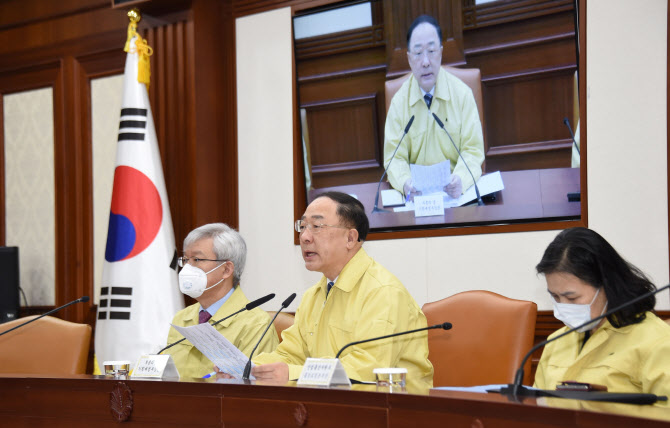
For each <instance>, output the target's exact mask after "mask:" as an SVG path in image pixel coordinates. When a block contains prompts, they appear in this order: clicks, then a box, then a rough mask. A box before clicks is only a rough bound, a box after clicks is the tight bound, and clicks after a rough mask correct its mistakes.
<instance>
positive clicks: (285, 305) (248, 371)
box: [242, 293, 296, 380]
mask: <svg viewBox="0 0 670 428" xmlns="http://www.w3.org/2000/svg"><path fill="white" fill-rule="evenodd" d="M295 296H296V294H295V293H293V294H291V295H290V296H288V298H287V299H286V300H284V302H283V303H282V304H281V308H280V309H279V310H278V311H277V313H275V316H274V317H272V321H270V324H268V326H267V327H265V330H264V331H263V334H261V338H260V339H258V343H256V346H254V349H253V350H252V351H251V354H249V361H247V365H246V366H244V373H243V374H242V379H244V380H249V375H250V374H251V357H253V356H254V352H256V348H258V345H260V344H261V340H263V337H264V336H265V333H267V332H268V329H269V328H270V327H271V326H272V323H274V322H275V319H277V316H278V315H279V313H280V312H281V311H283V310H284V309H286V308H288V306H289V305H290V304H291V302H293V299H295Z"/></svg>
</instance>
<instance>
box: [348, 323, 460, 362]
mask: <svg viewBox="0 0 670 428" xmlns="http://www.w3.org/2000/svg"><path fill="white" fill-rule="evenodd" d="M435 328H441V329H443V330H451V323H450V322H444V323H442V324H435V325H431V326H430V327H422V328H417V329H416V330H409V331H401V332H400V333H393V334H388V335H386V336H380V337H373V338H371V339H365V340H359V341H357V342H351V343H347V344H346V345H344V346H343V347H342V349H340V350H339V352H338V353H337V355H335V358H340V354H342V351H344V350H345V349H347V348H348V347H350V346H353V345H359V344H361V343H366V342H372V341H375V340H381V339H388V338H389V337H395V336H402V335H404V334H411V333H418V332H420V331H424V330H432V329H435Z"/></svg>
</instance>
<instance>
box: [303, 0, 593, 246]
mask: <svg viewBox="0 0 670 428" xmlns="http://www.w3.org/2000/svg"><path fill="white" fill-rule="evenodd" d="M340 2H342V0H319V1H316V2H314V3H311V2H307V3H302V4H300V5H294V6H292V7H291V15H292V20H291V22H293V17H294V16H295V14H296V13H298V12H301V11H304V10H306V9H311V8H313V7H317V6H323V5H331V4H336V3H340ZM575 3H576V7H575V8H576V9H577V18H576V20H577V24H578V26H579V28H578V30H577V31H578V32H577V34H576V35H575V37H576V39H577V41H576V43H577V46H578V51H577V64H578V68H577V69H578V85H579V121H580V132H579V138H580V171H579V180H580V192H581V207H580V208H581V213H580V218H579V219H576V220H566V221H541V220H540V221H534V222H527V223H526V222H520V223H508V224H495V225H465V226H450V225H448V224H446V225H444V226H443V227H439V226H438V227H431V228H426V229H408V230H393V231H377V230H370V233H369V234H368V236H367V239H366V240H367V241H377V240H386V239H409V238H431V237H440V236H460V235H480V234H492V233H513V232H535V231H545V230H562V229H568V228H571V227H588V186H587V149H586V147H587V141H586V129H587V128H586V127H587V120H586V118H587V106H586V73H587V70H586V69H587V64H586V4H585V3H586V2H585V1H579V0H575ZM292 33H293V31H292ZM291 49H292V63H291V67H292V73H293V87H292V92H293V200H294V218H300V217H301V216H302V214H303V213H304V212H305V210H306V208H307V190H306V187H305V171H304V166H303V165H304V163H303V153H302V134H301V126H300V103H299V100H298V75H297V69H296V58H295V45H294V44H293V45H292V47H291ZM294 243H295V244H296V245H298V244H299V237H298V235H297V234H296V235H295V236H294Z"/></svg>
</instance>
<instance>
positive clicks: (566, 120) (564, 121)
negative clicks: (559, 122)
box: [563, 117, 581, 155]
mask: <svg viewBox="0 0 670 428" xmlns="http://www.w3.org/2000/svg"><path fill="white" fill-rule="evenodd" d="M563 123H564V124H565V126H567V127H568V131H570V136H571V137H572V144H573V145H574V146H575V149H577V154H578V155H581V153H579V146H578V145H577V141H575V133H574V132H572V128H571V127H570V121H569V120H568V118H567V117H564V118H563Z"/></svg>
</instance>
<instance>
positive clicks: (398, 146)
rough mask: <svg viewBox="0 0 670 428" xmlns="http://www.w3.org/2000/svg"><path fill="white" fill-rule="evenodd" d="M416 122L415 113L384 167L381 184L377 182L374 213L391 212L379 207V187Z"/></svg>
mask: <svg viewBox="0 0 670 428" xmlns="http://www.w3.org/2000/svg"><path fill="white" fill-rule="evenodd" d="M413 122H414V115H412V117H410V118H409V122H407V126H405V131H404V132H403V134H402V137H400V141H398V145H397V146H395V150H394V151H393V156H391V160H389V163H388V165H386V168H384V173H383V174H382V178H380V179H379V184H377V193H376V194H375V207H374V208H373V209H372V212H373V213H390V212H391V211H390V210H385V209H382V208H379V206H378V205H379V188H380V187H381V186H382V180H384V177H386V172H387V171H388V169H389V167H390V166H391V162H393V158H394V157H395V154H396V153H397V152H398V149H399V148H400V144H402V140H404V139H405V135H407V133H408V132H409V128H410V127H411V126H412V123H413Z"/></svg>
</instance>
